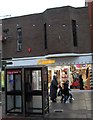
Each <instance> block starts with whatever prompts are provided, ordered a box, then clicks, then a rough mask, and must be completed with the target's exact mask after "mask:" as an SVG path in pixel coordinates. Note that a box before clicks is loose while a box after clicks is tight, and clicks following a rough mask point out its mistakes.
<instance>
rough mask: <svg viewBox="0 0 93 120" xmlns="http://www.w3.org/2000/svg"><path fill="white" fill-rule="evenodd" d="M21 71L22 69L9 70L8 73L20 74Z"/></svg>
mask: <svg viewBox="0 0 93 120" xmlns="http://www.w3.org/2000/svg"><path fill="white" fill-rule="evenodd" d="M18 73H21V70H8V71H7V74H18Z"/></svg>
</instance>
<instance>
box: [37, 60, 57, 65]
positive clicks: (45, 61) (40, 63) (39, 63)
mask: <svg viewBox="0 0 93 120" xmlns="http://www.w3.org/2000/svg"><path fill="white" fill-rule="evenodd" d="M54 63H55V60H38V65H48V64H54Z"/></svg>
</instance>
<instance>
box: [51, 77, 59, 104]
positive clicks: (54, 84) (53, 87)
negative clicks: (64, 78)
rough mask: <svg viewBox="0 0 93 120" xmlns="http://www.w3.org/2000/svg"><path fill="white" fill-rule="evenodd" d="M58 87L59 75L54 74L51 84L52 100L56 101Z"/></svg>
mask: <svg viewBox="0 0 93 120" xmlns="http://www.w3.org/2000/svg"><path fill="white" fill-rule="evenodd" d="M57 89H58V81H57V77H56V76H55V75H54V76H53V80H52V82H51V85H50V98H51V100H52V102H56V98H57Z"/></svg>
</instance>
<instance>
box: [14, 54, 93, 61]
mask: <svg viewBox="0 0 93 120" xmlns="http://www.w3.org/2000/svg"><path fill="white" fill-rule="evenodd" d="M92 55H93V53H85V54H77V53H66V54H49V55H45V56H38V57H24V58H12V60H13V61H19V60H34V59H48V58H55V57H56V58H57V57H58V58H59V57H81V56H92Z"/></svg>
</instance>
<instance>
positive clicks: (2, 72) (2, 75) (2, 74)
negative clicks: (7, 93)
mask: <svg viewBox="0 0 93 120" xmlns="http://www.w3.org/2000/svg"><path fill="white" fill-rule="evenodd" d="M1 86H2V87H4V86H5V84H4V71H1Z"/></svg>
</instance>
